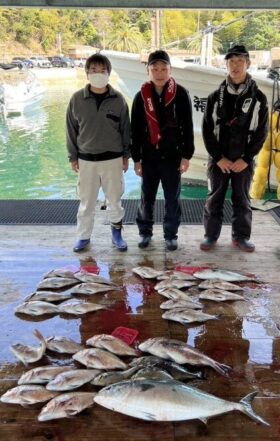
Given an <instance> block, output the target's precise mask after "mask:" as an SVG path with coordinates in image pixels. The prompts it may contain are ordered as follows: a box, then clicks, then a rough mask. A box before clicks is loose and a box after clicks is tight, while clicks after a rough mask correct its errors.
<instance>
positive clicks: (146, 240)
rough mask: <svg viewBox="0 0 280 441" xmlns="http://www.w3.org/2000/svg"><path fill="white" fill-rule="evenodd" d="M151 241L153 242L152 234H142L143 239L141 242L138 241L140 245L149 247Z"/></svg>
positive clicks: (140, 246)
mask: <svg viewBox="0 0 280 441" xmlns="http://www.w3.org/2000/svg"><path fill="white" fill-rule="evenodd" d="M150 242H151V236H141V240H140V242H138V247H139V248H147V246H148V245H149V243H150Z"/></svg>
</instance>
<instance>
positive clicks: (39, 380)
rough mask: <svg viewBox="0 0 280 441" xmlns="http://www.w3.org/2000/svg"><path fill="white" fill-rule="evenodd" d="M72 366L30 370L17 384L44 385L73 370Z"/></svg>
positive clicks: (43, 367)
mask: <svg viewBox="0 0 280 441" xmlns="http://www.w3.org/2000/svg"><path fill="white" fill-rule="evenodd" d="M73 369H74V367H73V366H40V367H36V368H33V369H30V370H29V371H27V372H24V374H22V375H21V377H20V378H19V380H18V384H45V383H48V382H49V381H51V380H53V379H54V378H55V377H56V376H57V375H58V374H61V373H62V372H66V371H69V370H73Z"/></svg>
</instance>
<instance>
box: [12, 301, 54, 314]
mask: <svg viewBox="0 0 280 441" xmlns="http://www.w3.org/2000/svg"><path fill="white" fill-rule="evenodd" d="M15 313H20V314H26V315H35V316H38V315H44V314H58V313H59V309H58V307H57V306H56V305H53V304H52V303H48V302H41V301H40V300H34V301H32V302H25V303H22V304H21V305H18V306H17V307H16V308H15Z"/></svg>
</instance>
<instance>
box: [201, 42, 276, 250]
mask: <svg viewBox="0 0 280 441" xmlns="http://www.w3.org/2000/svg"><path fill="white" fill-rule="evenodd" d="M225 60H226V66H227V71H228V76H227V78H226V80H225V81H223V82H222V84H221V85H220V87H219V88H218V89H217V90H215V92H213V93H212V94H211V95H209V97H208V100H207V106H206V109H205V114H204V118H203V125H202V134H203V140H204V144H205V147H206V150H207V151H208V153H209V162H208V178H209V183H210V188H209V193H208V198H207V201H206V204H205V207H204V228H205V236H204V240H203V241H202V242H201V244H200V249H201V250H203V251H209V250H211V249H212V248H213V247H214V246H215V244H216V242H217V240H218V238H219V236H220V232H221V228H222V222H223V206H224V200H225V196H226V191H227V189H228V187H229V184H231V191H232V193H231V201H232V209H233V217H232V243H233V245H234V246H235V247H238V248H239V249H241V250H242V251H247V252H252V251H254V249H255V246H254V244H253V243H252V242H250V241H249V239H250V236H251V227H252V210H251V206H250V197H249V188H250V184H251V180H252V176H253V167H254V156H255V155H257V154H258V153H259V151H260V149H261V148H262V145H263V142H264V140H265V138H266V135H267V126H268V106H267V99H266V97H265V95H264V94H263V93H262V92H261V91H260V90H259V89H258V87H257V85H256V83H255V81H254V80H253V79H252V78H251V76H250V75H249V74H248V72H247V69H248V68H249V66H250V57H249V53H248V51H247V50H246V48H245V46H243V45H236V46H233V47H231V48H230V49H229V50H228V52H227V53H226V55H225Z"/></svg>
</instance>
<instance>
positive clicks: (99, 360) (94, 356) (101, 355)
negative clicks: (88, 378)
mask: <svg viewBox="0 0 280 441" xmlns="http://www.w3.org/2000/svg"><path fill="white" fill-rule="evenodd" d="M72 357H73V359H74V360H76V361H79V362H80V363H81V364H83V365H85V366H87V367H89V368H93V369H105V370H111V369H127V365H126V364H125V363H124V362H123V361H122V360H121V359H120V358H119V357H117V356H116V355H114V354H111V352H108V351H104V350H103V349H98V348H91V349H83V350H82V351H79V352H76V354H74V355H73V356H72Z"/></svg>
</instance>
